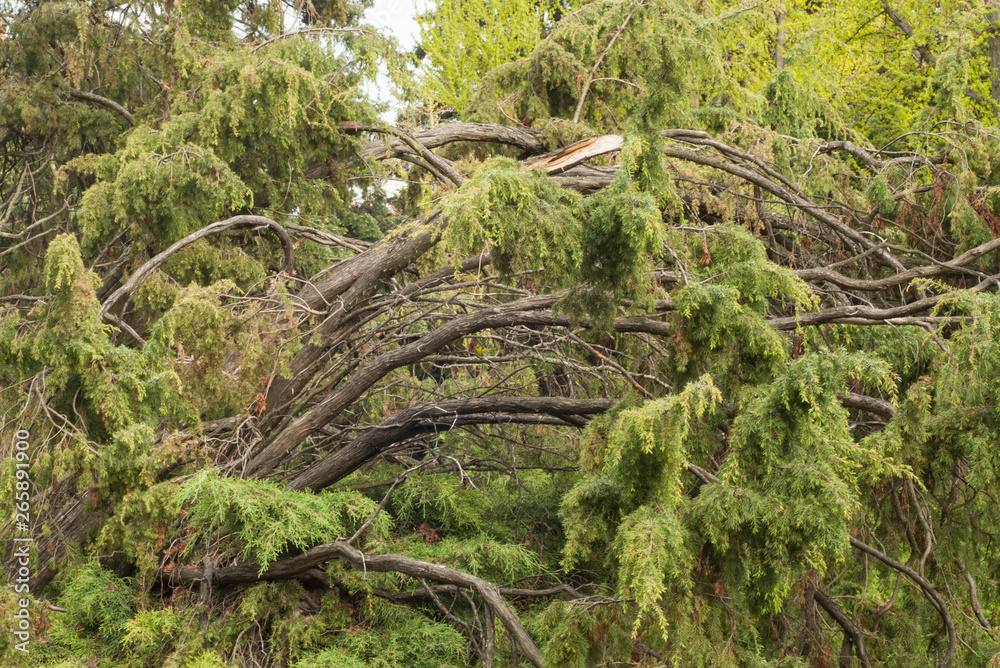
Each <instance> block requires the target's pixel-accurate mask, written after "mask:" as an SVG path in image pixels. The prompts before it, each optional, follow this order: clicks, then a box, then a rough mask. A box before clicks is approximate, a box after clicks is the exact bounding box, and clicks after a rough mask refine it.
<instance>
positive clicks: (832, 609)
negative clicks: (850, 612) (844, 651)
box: [812, 586, 871, 668]
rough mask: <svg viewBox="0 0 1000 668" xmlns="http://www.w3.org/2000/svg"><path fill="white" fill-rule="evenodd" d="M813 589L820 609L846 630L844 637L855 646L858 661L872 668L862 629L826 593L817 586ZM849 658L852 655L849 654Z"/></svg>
mask: <svg viewBox="0 0 1000 668" xmlns="http://www.w3.org/2000/svg"><path fill="white" fill-rule="evenodd" d="M812 589H813V600H815V601H816V602H817V603H819V605H820V607H821V608H823V609H824V610H826V611H827V613H829V615H830V616H831V617H833V618H834V619H835V620H836V622H837V623H838V624H839V625H840V628H842V629H843V630H844V635H845V636H846V637H847V638H848V639H849V641H850V643H851V644H852V645H853V646H854V652H855V654H857V655H858V661H860V662H861V665H862V666H864V668H871V663H869V661H868V652H867V651H865V638H864V636H863V635H862V633H861V628H860V627H859V626H858V625H857V624H855V623H854V620H853V619H851V618H850V617H848V616H847V615H846V614H845V613H844V611H843V610H841V609H840V606H838V605H837V604H836V602H834V600H833V599H832V598H830V596H829V595H828V594H827V593H826V592H825V591H823V590H822V589H820V588H819V587H816V586H813V588H812ZM847 656H848V657H849V656H850V655H849V654H848V655H847Z"/></svg>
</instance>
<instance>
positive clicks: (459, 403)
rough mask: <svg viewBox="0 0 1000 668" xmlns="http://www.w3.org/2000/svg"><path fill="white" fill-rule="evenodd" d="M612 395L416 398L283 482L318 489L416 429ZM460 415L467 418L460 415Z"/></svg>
mask: <svg viewBox="0 0 1000 668" xmlns="http://www.w3.org/2000/svg"><path fill="white" fill-rule="evenodd" d="M615 403H616V402H615V400H613V399H567V398H562V397H538V398H534V397H494V396H488V397H477V398H475V399H457V400H454V401H442V402H439V403H420V404H416V405H414V406H411V407H410V408H407V409H406V410H403V411H400V412H399V413H396V414H395V415H392V416H390V417H388V418H386V419H385V420H383V421H382V422H380V423H378V424H377V425H375V426H374V427H369V428H368V429H366V430H365V431H364V432H363V433H362V434H361V435H360V436H358V437H357V438H355V439H354V440H353V441H351V442H350V443H348V444H347V445H345V446H344V447H342V448H340V449H339V450H337V451H336V452H334V453H333V454H331V455H329V456H327V457H326V458H325V459H323V460H321V461H320V462H318V463H317V464H315V465H313V466H311V467H310V468H309V470H308V471H306V472H305V473H303V474H302V475H300V476H299V477H298V478H296V479H294V480H293V481H292V482H290V483H289V484H288V488H289V489H306V488H310V489H313V490H319V489H322V488H324V487H327V486H328V485H332V484H333V483H335V482H336V481H338V480H340V479H341V478H343V477H344V476H346V475H348V474H349V473H351V472H352V471H354V470H355V469H357V468H358V467H359V466H361V465H362V464H364V463H365V462H367V461H369V460H371V459H372V458H373V457H375V456H376V455H378V453H379V452H381V451H383V450H384V449H386V448H388V447H389V446H391V445H394V444H396V443H399V442H400V441H403V440H406V439H407V438H410V437H412V436H415V435H417V434H420V433H427V432H431V433H435V432H439V431H449V430H450V429H453V428H454V427H457V426H461V425H464V424H473V423H474V424H498V423H503V422H506V421H508V420H509V417H510V415H511V414H518V413H542V414H546V415H554V416H560V415H595V414H597V413H603V412H604V411H606V410H608V409H609V408H611V407H612V406H613V405H614V404H615ZM460 416H464V417H468V418H472V422H470V421H469V420H460V419H459V418H460Z"/></svg>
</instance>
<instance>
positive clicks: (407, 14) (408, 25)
mask: <svg viewBox="0 0 1000 668" xmlns="http://www.w3.org/2000/svg"><path fill="white" fill-rule="evenodd" d="M417 2H419V3H420V4H419V6H418V5H417ZM427 6H428V3H427V2H426V0H375V4H374V5H373V6H372V8H371V9H369V10H368V11H367V12H365V18H364V23H368V24H369V25H372V26H375V27H376V28H378V29H380V30H384V31H385V32H386V33H388V34H391V35H392V36H394V37H395V38H396V39H398V40H399V43H400V46H402V47H403V49H407V50H408V49H412V48H413V47H414V46H416V44H417V38H418V37H419V36H420V27H419V26H418V25H417V20H416V16H415V15H416V13H417V11H418V7H419V10H421V11H422V10H424V9H426V7H427Z"/></svg>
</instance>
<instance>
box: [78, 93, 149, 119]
mask: <svg viewBox="0 0 1000 668" xmlns="http://www.w3.org/2000/svg"><path fill="white" fill-rule="evenodd" d="M69 96H70V97H72V98H73V99H76V100H84V101H86V102H93V103H94V104H99V105H101V106H102V107H105V108H107V109H110V110H111V111H114V112H117V113H118V115H119V116H121V117H122V118H124V119H125V120H126V121H128V124H129V125H133V124H134V123H135V121H134V120H133V119H132V114H131V113H129V110H128V109H126V108H125V107H123V106H122V105H120V104H118V103H117V102H115V101H114V100H109V99H108V98H106V97H102V96H100V95H95V94H94V93H87V92H84V91H82V90H71V91H70V92H69Z"/></svg>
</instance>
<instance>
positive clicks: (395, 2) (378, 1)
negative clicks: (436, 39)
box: [361, 0, 433, 195]
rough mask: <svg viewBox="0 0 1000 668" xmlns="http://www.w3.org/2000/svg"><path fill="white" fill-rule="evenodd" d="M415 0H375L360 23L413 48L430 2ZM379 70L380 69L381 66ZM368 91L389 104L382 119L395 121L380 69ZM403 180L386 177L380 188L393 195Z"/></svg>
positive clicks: (393, 102) (404, 47) (389, 92)
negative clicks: (419, 19) (422, 13)
mask: <svg viewBox="0 0 1000 668" xmlns="http://www.w3.org/2000/svg"><path fill="white" fill-rule="evenodd" d="M417 2H418V0H375V4H374V5H372V7H371V8H370V9H369V10H368V11H366V12H365V15H364V17H363V18H362V20H361V22H362V23H365V24H368V25H370V26H372V27H374V28H376V29H378V31H379V32H381V33H382V34H384V35H391V36H392V37H395V38H396V39H397V40H398V41H399V47H400V49H402V50H403V51H412V50H413V49H414V47H416V45H417V41H418V40H419V38H420V26H419V24H417V13H418V11H426V10H427V9H428V7H429V6H433V5H432V3H429V2H427V1H426V0H424V1H423V2H420V6H419V8H418V6H417ZM380 70H381V68H380ZM368 94H369V95H370V96H371V97H372V98H373V99H377V100H380V101H382V102H387V103H389V109H388V110H387V111H385V112H384V113H382V115H381V116H382V120H383V121H385V122H386V123H389V124H390V125H394V124H395V123H396V109H397V108H398V101H397V100H396V99H395V98H394V97H393V95H392V89H391V86H390V84H389V79H388V77H386V75H385V73H384V72H382V71H380V72H379V75H378V77H377V78H376V80H375V84H374V86H372V87H371V88H370V89H369V90H368ZM404 185H405V184H404V183H403V182H402V181H396V180H388V181H384V182H383V183H382V189H383V190H384V191H385V193H386V194H387V195H394V194H396V193H397V192H399V190H401V189H402V188H403V186H404Z"/></svg>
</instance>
